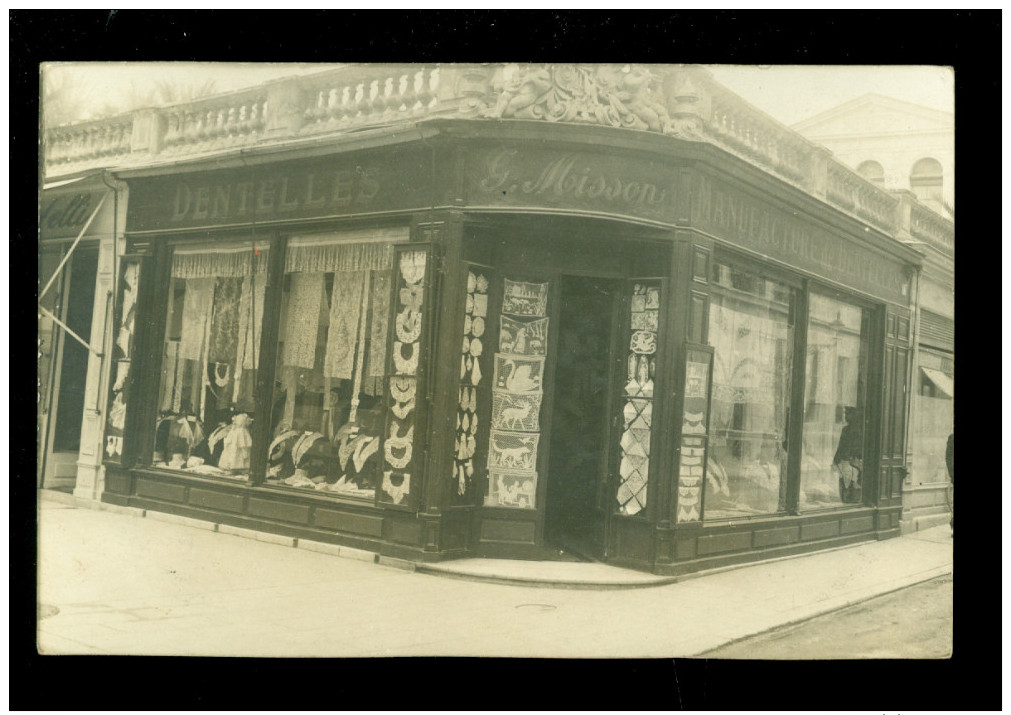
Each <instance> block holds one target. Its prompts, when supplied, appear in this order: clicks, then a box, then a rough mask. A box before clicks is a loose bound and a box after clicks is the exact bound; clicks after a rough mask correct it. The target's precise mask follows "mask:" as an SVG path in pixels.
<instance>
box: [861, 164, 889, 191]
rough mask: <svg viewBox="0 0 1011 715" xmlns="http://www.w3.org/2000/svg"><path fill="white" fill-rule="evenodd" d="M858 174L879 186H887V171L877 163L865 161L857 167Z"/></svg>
mask: <svg viewBox="0 0 1011 715" xmlns="http://www.w3.org/2000/svg"><path fill="white" fill-rule="evenodd" d="M857 173H858V174H860V176H862V177H864V178H865V179H867V180H868V181H870V182H871V183H874V184H877V185H878V186H884V185H885V169H884V167H882V166H881V164H879V163H878V162H876V161H873V160H870V161H865V162H863V163H862V164H860V166H858V167H857Z"/></svg>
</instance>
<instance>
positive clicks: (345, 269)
mask: <svg viewBox="0 0 1011 715" xmlns="http://www.w3.org/2000/svg"><path fill="white" fill-rule="evenodd" d="M404 234H405V237H406V231H405V232H404ZM363 237H364V236H363V235H362V234H358V233H349V234H345V235H326V236H307V237H299V238H292V239H290V240H289V242H288V247H287V249H286V250H287V254H286V256H285V276H284V284H283V290H282V297H281V318H280V324H279V330H278V343H277V362H276V365H277V368H276V373H275V378H274V391H273V400H272V405H271V409H270V435H271V443H270V445H269V448H268V455H267V456H268V468H267V483H268V484H276V485H278V486H287V487H294V488H299V489H308V490H314V491H317V492H323V493H330V494H337V495H340V496H345V497H360V498H367V499H369V500H371V499H373V498H374V496H375V490H376V488H377V487H379V486H380V483H381V481H382V477H383V466H382V461H383V452H382V449H381V447H382V444H383V439H382V438H383V430H384V426H385V423H386V417H387V414H386V411H387V407H386V402H387V401H386V400H385V399H384V395H385V394H386V363H387V356H386V350H387V344H388V338H387V333H388V330H389V329H390V295H391V291H392V281H393V278H394V276H393V273H394V270H393V269H394V248H393V243H392V242H390V241H387V240H382V239H383V238H384V234H383V233H382V232H377V233H375V235H374V236H373V237H372V238H373V240H366V241H359V242H348V241H353V240H355V239H356V238H357V239H361V238H363ZM401 322H402V321H401ZM397 330H398V335H399V334H400V332H402V331H407V332H411V331H417V332H419V333H420V314H419V315H418V316H416V318H415V319H414V320H412V322H411V323H410V325H400V324H399V323H398V326H397ZM416 352H417V351H415V355H416ZM398 404H399V403H398Z"/></svg>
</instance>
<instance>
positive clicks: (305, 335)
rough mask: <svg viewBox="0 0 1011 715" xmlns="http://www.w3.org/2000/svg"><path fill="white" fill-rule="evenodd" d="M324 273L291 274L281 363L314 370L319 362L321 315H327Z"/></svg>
mask: <svg viewBox="0 0 1011 715" xmlns="http://www.w3.org/2000/svg"><path fill="white" fill-rule="evenodd" d="M323 280H324V275H323V274H322V273H296V274H294V275H292V276H291V291H290V295H289V297H288V315H287V324H286V326H285V334H284V355H283V358H282V361H281V362H282V363H283V364H284V365H286V366H291V367H304V368H307V369H310V370H311V369H312V368H313V365H314V364H315V361H316V338H317V332H318V330H319V326H320V317H321V315H323V316H325V315H327V312H328V311H327V306H326V299H325V297H324V285H323Z"/></svg>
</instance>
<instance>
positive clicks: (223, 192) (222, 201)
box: [211, 185, 232, 218]
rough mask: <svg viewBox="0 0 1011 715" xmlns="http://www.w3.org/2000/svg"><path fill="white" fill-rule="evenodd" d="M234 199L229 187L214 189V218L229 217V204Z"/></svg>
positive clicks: (216, 187) (212, 212) (212, 213)
mask: <svg viewBox="0 0 1011 715" xmlns="http://www.w3.org/2000/svg"><path fill="white" fill-rule="evenodd" d="M231 198H232V187H231V186H228V185H224V186H215V187H214V209H213V210H212V211H211V215H212V216H213V217H214V218H223V217H225V216H227V215H228V202H229V201H230V200H231Z"/></svg>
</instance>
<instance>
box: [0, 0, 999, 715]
mask: <svg viewBox="0 0 1011 715" xmlns="http://www.w3.org/2000/svg"><path fill="white" fill-rule="evenodd" d="M1000 21H1001V16H1000V14H999V11H986V12H982V11H963V12H955V11H945V12H927V11H920V10H917V11H889V12H866V11H850V12H826V11H819V12H812V11H808V12H798V11H775V12H773V11H752V12H738V11H706V12H702V11H698V12H642V11H636V12H629V11H624V12H615V11H602V12H583V11H539V12H533V11H527V10H518V11H509V12H506V11H448V10H424V11H410V12H408V11H402V10H387V11H384V12H358V11H341V12H336V11H333V12H331V11H298V12H290V11H289V12H273V11H271V12H266V11H256V12H252V11H241V12H240V11H222V10H208V11H179V12H168V11H126V10H119V11H105V12H102V11H89V12H76V11H75V12H69V11H22V10H12V11H10V13H9V26H10V72H11V75H10V79H11V82H10V119H11V127H10V186H11V192H10V206H12V207H16V209H15V210H12V211H11V230H10V234H9V245H10V248H11V256H10V261H9V266H10V267H11V268H12V269H13V268H15V267H16V266H20V265H22V264H23V265H30V261H31V260H32V258H31V256H32V251H33V245H34V246H37V212H36V211H35V210H34V209H31V208H29V207H37V196H38V189H39V186H40V185H41V184H40V183H38V182H40V181H41V179H40V172H39V168H40V164H39V156H38V96H39V67H38V65H39V63H40V62H44V61H83V60H93V61H94V60H104V61H143V60H176V61H183V60H198V61H229V62H235V61H287V62H297V61H302V62H324V61H329V62H334V61H341V62H342V61H377V62H378V61H401V62H403V61H489V62H497V61H506V60H508V61H561V60H566V61H573V60H578V61H585V62H594V61H621V62H629V61H639V62H663V63H680V62H693V63H741V64H941V65H950V66H954V68H955V82H956V116H957V130H956V148H957V154H958V163H957V165H956V166H957V169H956V171H957V177H958V182H959V184H960V186H961V189H962V190H961V193H960V195H959V205H960V208H961V211H962V212H961V213H960V214H959V222H958V223H959V226H958V228H959V235H960V238H961V242H962V243H961V246H960V247H961V248H962V249H967V250H961V251H959V252H958V269H957V280H959V279H965V278H967V277H968V278H969V279H970V280H971V282H968V281H967V282H963V283H960V285H961V288H960V290H959V303H958V312H957V315H958V317H959V325H960V326H961V327H962V330H961V331H959V333H958V341H957V342H958V343H959V345H960V348H959V352H960V354H961V355H962V365H963V367H968V369H964V370H962V371H961V372H960V374H959V383H960V395H962V396H966V395H968V396H969V398H965V397H963V398H962V399H961V401H960V402H956V417H955V419H956V423H957V424H958V425H959V429H960V433H961V434H965V435H970V434H971V435H974V436H973V437H972V438H971V439H973V440H975V443H976V445H977V446H978V450H977V454H975V455H974V454H972V451H973V450H971V451H970V452H962V453H961V455H960V464H961V465H963V466H960V468H959V473H960V475H965V474H969V475H970V476H969V482H965V481H961V483H962V484H966V483H968V484H969V487H968V488H967V489H968V490H972V491H968V490H967V491H966V493H965V494H964V495H963V500H962V504H963V505H964V506H963V512H964V514H965V515H964V516H962V517H960V520H959V542H958V547H957V549H956V560H957V562H958V564H959V567H960V568H959V574H958V579H956V581H955V627H954V656H953V658H952V659H950V660H942V661H828V662H789V663H781V662H747V661H718V660H708V661H706V660H688V659H677V660H639V661H635V660H628V661H610V660H585V661H569V660H544V661H535V660H494V661H492V660H489V659H421V658H418V659H396V660H341V661H333V660H264V659H204V658H138V657H134V658H125V657H115V656H108V657H73V656H60V657H54V656H50V657H42V656H39V655H38V654H37V651H36V650H35V638H34V632H35V618H34V614H35V506H36V495H35V493H34V490H35V483H34V482H35V476H34V469H33V468H34V461H35V455H34V439H33V434H32V433H33V432H34V427H33V420H32V419H31V418H30V417H29V416H28V415H23V416H20V417H21V419H18V417H19V415H18V414H17V412H16V411H11V412H10V424H11V426H12V429H11V432H10V436H11V439H10V445H11V447H10V451H11V454H12V457H13V458H12V464H11V470H10V486H11V489H10V514H11V528H10V534H11V549H10V556H11V570H10V594H11V599H10V623H11V639H10V651H9V652H10V663H11V666H10V683H11V687H10V693H11V695H10V707H11V708H12V709H16V710H17V709H24V710H38V709H46V710H52V709H61V710H77V709H101V710H110V709H137V710H152V709H154V710H166V709H168V710H176V709H201V710H212V709H226V710H237V709H253V710H263V709H279V710H315V709H328V710H331V709H337V710H346V709H381V710H415V709H422V710H429V709H436V710H485V709H495V710H501V709H565V710H581V709H589V710H600V709H621V710H653V709H664V710H667V709H687V710H709V709H720V710H865V711H878V712H898V711H911V710H935V711H936V710H997V709H999V708H1000V706H1001V702H1000V697H1001V696H1000V694H1001V678H1000V667H1001V653H1000V651H999V650H998V648H999V647H1000V630H1001V585H1000V575H1001V566H1000V524H1001V513H1000V505H999V502H998V501H997V499H995V498H994V497H996V496H997V495H999V494H1000V491H1001V482H1002V474H1001V473H1000V463H1001V461H1003V460H1002V455H1001V453H1000V452H1001V450H1000V444H1001V442H1000V441H999V439H994V438H993V437H992V435H991V434H990V433H989V432H990V430H988V429H986V428H987V427H988V426H991V425H994V424H997V423H998V422H999V420H997V419H995V418H994V417H993V416H992V415H993V409H992V407H990V408H989V409H987V406H988V405H989V406H992V405H993V404H994V403H996V402H997V400H995V399H993V398H992V397H991V398H990V399H989V400H988V399H986V397H984V398H983V399H978V398H977V397H975V396H977V395H981V394H982V395H985V396H989V395H992V394H993V393H994V383H995V382H996V375H997V369H995V367H994V366H995V365H996V364H997V363H999V362H1000V347H999V346H997V345H996V337H995V333H997V330H995V329H994V325H993V322H992V321H987V322H986V323H984V322H983V321H978V322H976V321H973V317H974V315H975V314H976V313H977V312H979V311H977V310H974V308H976V307H977V306H982V307H984V310H985V311H986V314H990V315H992V314H993V312H995V311H994V306H995V305H996V303H995V302H994V301H993V300H992V299H990V300H987V302H986V303H982V300H983V297H982V291H984V290H986V288H987V286H994V285H999V283H1000V280H999V277H998V275H996V271H994V270H993V269H991V270H989V271H987V270H985V269H984V268H983V266H979V268H977V267H976V266H975V265H974V264H975V263H976V262H978V261H981V260H989V261H991V262H993V260H994V258H995V257H996V256H998V255H999V254H1000V243H1001V236H1000V226H999V221H1000V215H1001V210H1000V197H999V196H998V194H997V190H998V189H999V188H1000V185H1001V177H1000V175H999V173H998V172H999V170H1000V158H999V148H1000V125H1001V110H1000V105H999V104H998V103H999V101H1000V70H1001V65H1000V62H1001V56H1000V47H1001V37H1000ZM36 258H37V256H36ZM19 259H23V260H19ZM22 272H23V273H28V271H20V270H19V271H17V273H22ZM11 273H12V286H11V289H10V297H11V299H12V300H11V304H10V305H11V309H10V317H11V329H10V331H9V335H11V336H14V335H17V336H19V337H20V339H18V340H16V341H14V340H12V342H11V350H10V354H11V368H12V372H11V377H14V374H15V373H14V372H13V369H14V368H15V367H16V369H17V370H18V371H19V372H20V371H21V370H23V369H24V367H25V366H27V365H29V364H30V362H31V360H32V358H31V357H30V353H31V349H30V348H29V345H30V341H31V338H30V337H29V336H30V335H31V332H30V331H31V323H32V320H31V312H30V311H29V310H28V306H27V302H26V301H24V300H22V299H21V298H20V293H21V290H20V288H21V285H24V283H25V282H26V281H22V282H19V281H16V280H13V279H14V278H15V277H16V274H15V271H13V270H12V271H11ZM26 278H27V276H26ZM29 285H30V284H29ZM29 292H31V290H29ZM35 292H36V293H37V286H36V288H35ZM977 327H978V328H979V329H977ZM984 335H985V336H987V337H990V336H994V337H992V338H990V340H988V341H987V343H986V344H985V345H981V347H982V348H983V349H982V350H974V349H972V348H973V346H972V345H971V343H972V342H973V341H975V340H978V339H979V338H977V337H976V336H979V337H982V336H984ZM19 353H20V354H19ZM982 379H986V380H987V381H988V385H986V386H983V385H980V386H979V387H980V388H981V389H977V385H976V384H975V383H976V381H977V380H982ZM11 382H14V384H15V388H16V390H15V392H14V393H13V394H12V395H11V398H12V399H11V403H12V404H16V405H22V404H23V405H25V406H27V405H28V404H30V403H31V402H34V401H35V400H34V396H33V395H31V394H30V393H31V392H33V391H34V390H33V388H32V385H31V382H32V381H30V380H27V379H14V380H11ZM981 406H983V407H982V408H981ZM963 425H964V426H963ZM969 439H970V438H969V437H967V438H966V440H967V441H966V442H965V443H969V441H968V440H969ZM967 449H968V448H967ZM967 453H968V454H969V455H970V456H969V457H968V459H969V460H970V462H969V465H970V466H969V468H968V469H969V471H968V472H966V471H964V470H965V469H966V467H965V466H964V465H965V464H966V462H964V461H962V460H965V459H967V457H965V456H964V455H965V454H967ZM964 479H966V477H965V476H962V480H964ZM966 510H968V511H966ZM601 616H602V617H606V614H601ZM510 682H512V683H517V684H523V685H524V686H526V687H516V688H508V687H503V685H504V684H505V683H510ZM493 684H497V685H493Z"/></svg>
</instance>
